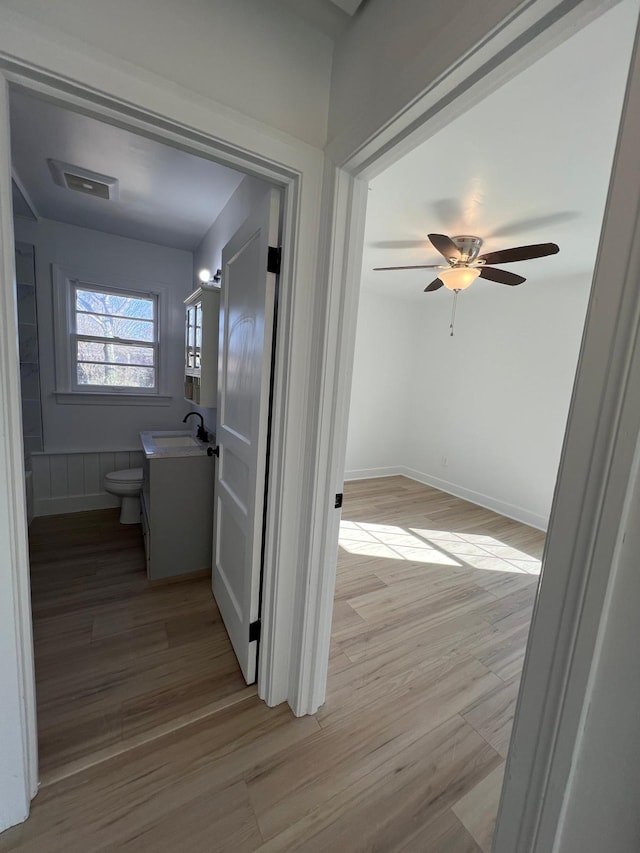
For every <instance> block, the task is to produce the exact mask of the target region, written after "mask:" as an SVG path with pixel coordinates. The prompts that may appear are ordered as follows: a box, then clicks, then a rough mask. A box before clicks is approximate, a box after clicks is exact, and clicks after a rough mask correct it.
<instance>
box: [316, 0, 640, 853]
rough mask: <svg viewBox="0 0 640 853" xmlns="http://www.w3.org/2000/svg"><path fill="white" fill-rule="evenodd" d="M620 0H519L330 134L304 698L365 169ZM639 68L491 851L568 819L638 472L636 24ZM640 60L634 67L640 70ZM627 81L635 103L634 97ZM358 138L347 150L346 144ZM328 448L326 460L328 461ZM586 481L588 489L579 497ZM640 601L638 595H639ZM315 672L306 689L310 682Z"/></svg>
mask: <svg viewBox="0 0 640 853" xmlns="http://www.w3.org/2000/svg"><path fill="white" fill-rule="evenodd" d="M615 5H616V0H612V2H597V0H577V2H568V3H563V2H545V0H542V2H537V0H533V2H530V3H523V4H522V6H521V7H520V9H519V10H517V12H516V13H515V15H514V16H513V17H512V18H511V19H510V20H509V21H506V22H505V27H504V28H503V29H502V30H501V31H500V32H499V33H494V34H492V35H491V36H490V37H489V38H487V40H486V41H484V42H483V43H482V44H479V45H478V49H477V50H476V51H474V52H473V53H472V55H470V56H467V57H465V58H462V59H461V62H460V64H459V65H458V66H456V67H454V68H452V69H450V70H449V72H448V74H447V75H446V76H445V79H444V80H442V79H440V80H438V81H436V82H435V83H434V85H433V87H431V88H429V89H428V90H426V91H425V92H424V93H423V94H422V95H421V97H420V98H418V99H416V101H415V102H412V103H410V104H407V105H406V108H405V109H404V110H402V111H401V113H400V114H399V115H398V116H396V117H394V118H393V119H391V120H390V121H389V122H388V124H386V125H385V126H383V127H381V128H380V129H379V131H378V132H377V133H376V134H374V135H373V136H372V138H371V139H369V140H368V141H367V142H366V143H365V144H363V145H362V146H361V147H359V148H358V149H357V150H355V151H350V149H349V139H348V138H339V139H336V140H334V141H333V142H332V143H331V144H330V145H329V146H328V148H327V153H328V154H329V155H330V156H331V157H332V158H334V160H335V161H336V162H338V163H339V164H340V166H341V168H340V169H336V170H335V172H334V175H333V180H332V181H331V182H330V183H329V185H328V188H326V192H327V196H328V202H327V203H328V205H329V207H330V208H332V210H333V220H332V223H333V230H332V231H331V232H330V233H329V234H325V235H324V253H325V262H326V264H327V267H328V272H329V280H330V286H329V292H330V299H329V301H328V303H327V304H326V306H324V308H325V310H326V326H325V347H324V353H325V360H324V362H323V367H322V371H321V373H322V382H323V383H324V389H325V393H324V396H323V397H322V399H321V401H320V404H319V406H318V411H317V414H316V419H317V423H318V437H317V442H318V448H319V450H318V453H317V455H316V460H317V482H318V484H319V485H318V489H317V491H316V492H315V494H314V497H315V499H316V503H315V506H314V513H313V516H312V517H313V520H314V526H313V528H312V530H311V535H312V537H315V539H316V541H315V547H314V548H313V549H312V550H311V555H312V558H315V561H312V562H311V564H310V566H309V571H310V572H311V573H312V575H313V573H315V578H314V580H313V582H312V584H311V585H310V588H311V589H312V590H315V596H314V597H310V598H309V599H308V600H307V605H308V608H309V609H308V612H307V613H306V615H305V616H304V619H303V623H304V625H305V626H306V628H307V632H308V633H307V635H306V637H305V638H304V639H306V643H305V645H304V646H303V648H302V651H301V653H302V654H303V655H306V656H307V658H306V662H305V663H304V664H303V665H302V666H301V667H300V668H299V672H300V673H302V674H303V676H307V677H308V678H309V679H310V683H309V684H307V685H305V689H304V690H302V691H301V692H302V693H304V694H306V695H307V696H308V697H309V703H310V704H309V709H308V710H309V712H310V713H313V711H314V710H315V709H316V708H317V707H318V706H319V705H320V704H321V703H322V701H323V700H324V689H325V684H326V674H327V670H326V666H327V662H328V651H329V644H330V639H331V608H332V603H333V592H334V589H335V568H336V566H335V558H334V561H333V562H332V554H333V553H334V551H335V550H337V530H338V527H339V519H338V518H337V515H336V514H335V513H334V512H332V507H333V502H332V498H333V496H334V493H338V492H341V491H342V487H343V475H344V460H345V456H346V435H347V429H348V419H349V396H350V393H349V392H350V387H351V377H352V372H353V356H354V349H355V326H356V320H357V304H358V295H357V290H358V288H359V280H360V268H359V266H358V259H360V260H361V257H362V242H363V233H364V212H365V208H366V181H367V180H370V179H372V178H373V177H375V176H376V175H377V174H379V173H380V172H381V171H383V170H384V169H385V168H387V167H388V166H389V165H391V164H392V163H394V162H396V161H397V160H398V159H400V157H402V156H403V155H404V154H406V153H408V152H409V151H411V150H413V148H415V146H416V145H418V144H420V143H421V142H423V141H425V140H426V139H428V138H429V137H430V136H431V135H433V134H434V133H436V132H437V131H438V130H439V129H440V128H442V127H443V126H445V125H446V124H448V123H449V122H450V121H452V120H453V119H454V118H455V117H456V116H457V115H459V114H460V113H461V112H463V111H464V110H466V109H468V107H469V106H471V105H473V104H475V103H478V102H479V101H480V100H482V99H483V98H484V97H486V96H487V95H489V94H490V93H491V92H492V91H494V90H495V89H496V88H497V87H498V86H500V85H501V83H503V82H506V81H507V80H509V79H511V77H513V76H514V75H515V74H516V73H518V71H520V70H523V69H524V68H526V67H528V66H529V65H531V64H532V63H533V62H535V61H536V60H537V59H539V58H541V57H542V56H543V55H544V54H545V53H547V52H549V50H551V49H553V48H554V47H555V46H557V45H559V44H561V43H562V42H563V41H564V40H566V39H567V38H568V37H570V36H571V35H572V34H573V33H575V32H576V31H577V30H578V29H580V28H582V27H584V26H586V25H587V24H588V23H590V22H591V21H592V20H594V19H595V18H597V17H599V15H601V14H602V13H604V12H605V11H607V10H608V9H609V8H612V7H613V6H615ZM634 56H635V60H634V59H632V62H631V69H630V78H632V79H633V80H634V83H635V88H634V89H633V91H632V101H633V103H634V104H635V105H636V106H635V114H634V109H633V108H630V109H625V110H624V111H623V118H622V122H621V125H620V129H619V134H618V143H617V152H616V156H615V160H614V165H613V170H612V177H611V184H610V188H609V195H608V199H607V206H606V211H605V217H604V222H603V228H602V233H601V238H600V245H599V251H598V260H597V264H596V269H595V271H594V277H593V285H592V291H591V296H590V302H589V311H588V317H587V321H586V324H585V329H584V335H583V341H582V346H581V352H580V358H579V363H578V368H577V372H576V380H575V385H574V389H573V394H572V402H571V407H570V411H569V418H568V422H567V428H566V432H565V439H564V444H563V450H562V456H561V461H560V466H559V473H558V479H557V483H556V488H555V493H554V500H553V508H552V512H551V518H550V523H549V528H548V534H547V544H546V547H545V554H544V560H543V570H542V574H541V583H540V587H539V592H538V598H537V602H536V606H535V609H534V614H533V619H532V627H531V631H530V637H529V642H528V646H527V653H526V658H525V663H524V669H523V677H522V683H521V689H520V693H519V698H518V704H517V708H516V714H515V720H514V728H513V735H512V740H511V748H510V750H509V755H508V759H507V766H506V773H505V782H504V786H503V790H502V796H501V801H500V810H499V814H498V820H497V825H496V833H495V839H494V848H493V849H494V853H549V851H550V850H552V849H555V847H554V844H555V841H556V839H557V837H558V832H559V829H560V827H561V826H562V819H563V804H564V802H565V796H566V791H567V788H568V786H569V785H570V783H571V780H572V778H573V777H572V773H573V772H574V759H575V755H576V750H577V748H578V747H579V744H580V735H581V727H582V726H583V724H584V717H583V714H584V711H583V709H585V708H586V707H587V706H588V697H589V690H590V687H591V682H590V674H591V665H592V661H593V658H594V651H595V650H596V649H597V648H598V643H599V636H600V629H601V626H602V625H603V624H605V622H606V619H607V616H608V613H607V605H608V600H609V599H608V596H609V595H610V594H611V587H610V583H612V582H614V581H615V578H616V571H615V569H616V564H617V555H618V544H619V541H620V538H621V537H622V536H623V535H624V531H623V530H622V529H621V527H620V519H621V516H622V509H623V506H624V502H625V499H626V496H627V495H628V494H629V492H630V490H631V489H632V488H633V486H634V477H635V476H636V475H635V473H634V471H635V466H634V464H633V462H634V452H635V448H636V438H637V436H638V432H639V430H640V387H639V386H638V383H637V382H635V384H634V383H633V382H632V381H630V377H634V376H637V375H639V374H640V343H639V341H640V288H639V287H638V281H640V217H639V216H638V210H637V199H638V197H640V169H639V166H638V161H637V155H636V152H637V147H638V144H640V109H638V105H639V104H640V60H639V58H638V32H636V47H635V50H634ZM634 69H635V70H634ZM629 91H630V90H629V86H628V88H627V95H626V98H625V107H626V105H627V104H628V103H629V97H630V96H629ZM346 152H349V153H346ZM327 457H328V458H329V462H327ZM576 495H579V496H580V498H581V499H580V500H576ZM638 608H639V612H640V601H638ZM307 687H308V689H307Z"/></svg>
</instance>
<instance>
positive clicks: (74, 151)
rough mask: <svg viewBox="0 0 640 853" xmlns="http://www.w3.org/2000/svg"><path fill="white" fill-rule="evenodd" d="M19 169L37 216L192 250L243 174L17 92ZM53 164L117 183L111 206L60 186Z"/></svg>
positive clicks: (14, 120) (14, 114)
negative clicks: (68, 165)
mask: <svg viewBox="0 0 640 853" xmlns="http://www.w3.org/2000/svg"><path fill="white" fill-rule="evenodd" d="M10 104H11V148H12V161H13V168H14V172H15V173H16V176H17V178H18V180H19V183H20V185H21V187H22V189H23V190H25V191H26V194H27V196H28V197H29V199H30V201H31V203H32V204H33V206H34V207H35V209H36V212H37V213H38V215H39V216H41V217H44V218H45V219H57V220H58V221H60V222H67V223H70V224H72V225H81V226H84V227H86V228H93V229H95V230H98V231H106V232H108V233H110V234H119V235H121V236H124V237H131V238H132V239H134V240H145V241H147V242H151V243H159V244H161V245H163V246H171V247H173V248H176V249H185V250H187V251H193V250H194V249H195V248H196V247H197V246H198V244H199V243H200V241H201V240H202V237H203V236H204V234H205V233H206V232H207V230H208V229H209V227H210V226H211V224H212V223H213V221H214V220H215V219H216V218H217V216H218V214H219V213H220V211H221V210H222V208H223V207H224V206H225V204H226V203H227V201H228V200H229V198H230V197H231V195H232V194H233V192H234V190H235V189H236V187H237V186H238V184H239V183H240V181H241V180H242V179H243V177H244V175H243V174H241V173H240V172H236V171H234V170H232V169H228V168H226V167H224V166H220V165H218V164H217V163H213V162H212V161H210V160H205V159H203V158H201V157H195V156H194V155H192V154H187V153H185V152H183V151H180V150H178V149H176V148H172V147H170V146H168V145H163V144H162V143H160V142H155V141H153V140H151V139H147V138H146V137H143V136H137V135H135V134H133V133H130V132H129V131H126V130H123V129H121V128H117V127H113V126H112V125H109V124H105V123H103V122H101V121H97V120H96V119H93V118H89V117H88V116H84V115H80V114H79V113H74V112H71V111H70V110H65V109H62V108H61V107H58V106H55V105H53V104H50V103H48V102H46V101H41V100H39V99H37V98H34V97H31V96H29V95H25V94H23V93H20V92H16V91H12V92H11V101H10ZM49 158H52V159H56V160H61V161H63V162H65V163H71V164H73V165H75V166H79V167H82V168H84V169H89V170H91V171H92V172H99V173H101V174H103V175H109V176H112V177H115V178H117V179H118V181H119V197H118V199H117V200H116V199H114V200H111V201H106V200H104V199H101V198H94V197H92V196H89V195H85V194H82V193H79V192H72V191H71V190H68V189H65V188H63V187H60V186H58V185H57V184H55V183H54V181H53V179H52V177H51V172H50V171H49V167H48V165H47V160H48V159H49Z"/></svg>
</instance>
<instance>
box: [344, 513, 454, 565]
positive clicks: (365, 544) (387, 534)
mask: <svg viewBox="0 0 640 853" xmlns="http://www.w3.org/2000/svg"><path fill="white" fill-rule="evenodd" d="M339 544H340V547H341V548H343V549H344V550H345V551H348V552H349V553H350V554H362V555H364V556H367V557H386V558H388V559H390V560H408V561H410V562H412V563H431V564H434V565H438V566H460V563H459V562H458V561H457V560H455V559H454V558H453V557H451V556H449V555H448V554H445V553H444V552H443V551H442V550H441V549H440V548H434V547H433V546H432V545H430V544H429V543H428V542H425V541H424V539H421V538H420V537H419V536H415V535H414V534H412V533H410V532H409V531H408V530H404V529H403V528H402V527H394V526H393V525H389V524H369V523H366V522H357V521H342V522H340V539H339Z"/></svg>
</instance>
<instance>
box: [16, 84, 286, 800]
mask: <svg viewBox="0 0 640 853" xmlns="http://www.w3.org/2000/svg"><path fill="white" fill-rule="evenodd" d="M10 100H11V103H10V107H11V129H12V142H13V176H14V179H13V187H14V198H15V203H14V210H15V213H16V218H15V220H14V232H15V235H16V239H17V241H18V243H17V254H16V270H17V276H16V279H17V295H18V320H19V322H18V332H19V338H20V369H21V378H22V410H23V417H22V424H23V430H24V436H23V440H24V445H25V451H26V452H25V472H26V481H27V483H28V484H29V487H28V488H27V489H26V491H27V494H28V495H29V505H30V510H29V515H30V516H35V518H34V519H33V522H32V524H31V528H30V551H31V596H32V621H33V626H34V642H35V660H36V672H35V676H36V695H37V700H38V735H39V741H38V747H39V748H38V752H39V769H40V784H41V785H47V784H51V783H52V782H53V781H56V780H59V779H60V778H64V777H66V776H68V775H71V774H73V773H75V772H78V770H80V769H83V768H86V767H87V766H90V765H91V764H93V763H97V762H101V761H104V760H107V759H109V758H111V757H113V756H114V755H117V754H121V753H123V752H126V751H127V750H129V749H131V748H134V747H135V746H136V745H140V744H141V743H143V742H145V740H153V739H156V738H158V737H161V736H164V735H165V734H166V733H167V732H168V731H171V730H172V728H175V727H179V726H183V725H189V724H191V723H193V722H194V721H196V720H202V719H204V718H206V717H208V716H212V715H214V714H216V713H217V712H218V711H220V710H221V709H225V708H228V707H229V706H231V705H233V704H234V703H236V702H239V701H242V700H244V699H246V698H247V696H250V695H255V693H256V692H257V688H256V686H255V682H256V677H257V669H256V658H257V646H258V642H259V638H257V637H253V638H251V640H250V639H249V622H256V621H259V617H260V614H259V599H260V595H261V589H260V579H261V562H260V561H261V557H262V537H263V520H264V515H265V501H266V497H265V491H266V457H267V454H268V443H267V432H268V428H269V417H270V403H271V396H270V389H271V382H272V376H271V368H272V363H273V360H274V359H275V351H276V340H275V337H274V331H273V330H274V329H275V316H274V310H275V292H276V281H277V272H278V271H277V270H275V269H270V270H267V259H268V256H269V247H270V245H271V243H273V244H274V246H275V247H277V248H278V249H279V248H280V246H281V243H280V232H281V223H280V216H279V201H280V190H279V189H275V188H272V187H271V186H270V184H268V183H267V182H265V181H261V180H259V179H257V178H255V177H251V176H247V175H244V174H243V173H240V172H238V171H237V170H232V169H230V168H227V167H224V166H222V165H219V164H217V163H213V162H212V161H210V160H208V159H204V158H202V157H196V156H194V155H192V154H190V153H188V152H184V151H180V150H177V149H175V148H173V147H170V146H167V145H164V144H161V143H159V142H157V141H155V140H150V139H148V138H147V137H144V136H141V135H139V134H135V133H132V132H130V131H127V130H126V129H123V128H120V127H115V126H113V125H110V124H106V123H105V122H103V121H99V120H97V119H95V118H93V117H89V116H86V115H82V114H80V113H78V112H75V111H72V110H69V109H64V108H62V107H61V106H59V105H55V104H52V103H49V102H47V101H44V100H42V99H39V98H35V97H33V96H31V95H29V94H26V93H24V92H17V91H16V90H12V91H11V95H10ZM265 198H266V199H267V200H268V203H267V207H268V212H269V217H270V219H269V224H270V226H271V227H270V230H269V229H267V231H265V233H264V235H263V237H262V239H261V240H260V241H258V240H256V234H258V235H260V234H261V233H262V232H261V229H263V223H262V219H261V217H262V212H263V208H264V207H265V203H263V199H265ZM243 229H244V230H243ZM247 229H249V231H250V236H251V238H252V239H251V240H250V241H249V243H248V248H247V247H246V246H245V245H244V243H242V235H243V234H244V233H245V232H246V231H247ZM263 230H264V229H263ZM239 241H240V243H239ZM245 243H246V240H245ZM241 244H242V245H241ZM243 249H244V254H243V253H242V250H243ZM247 256H248V257H247ZM239 258H243V262H242V276H241V278H239V277H238V276H237V275H236V274H235V270H236V268H237V266H238V264H239V260H238V259H239ZM205 268H206V269H208V270H209V272H208V273H207V274H206V275H204V273H203V270H204V269H205ZM263 268H264V269H263ZM216 270H220V272H219V273H218V274H217V275H216V274H215V271H216ZM232 271H233V276H232V275H231V273H232ZM205 278H206V281H203V279H205ZM232 278H233V281H231V279H232ZM216 279H217V280H218V281H220V285H218V283H217V281H216ZM239 285H240V286H239ZM267 301H268V308H269V313H268V316H266V312H265V307H264V303H265V302H267ZM220 302H221V304H220ZM185 303H186V305H187V306H188V307H186V308H185ZM193 305H195V306H196V307H195V309H194V308H193V307H192V306H193ZM250 308H251V309H252V313H251V312H250V310H249V309H250ZM237 315H241V316H242V317H244V320H245V324H244V326H243V327H242V334H241V335H240V341H239V342H238V337H239V333H238V332H237V330H236V327H235V326H234V323H235V317H236V316H237ZM219 317H220V320H221V323H222V331H221V333H220V342H221V347H220V358H218V327H219ZM230 318H231V321H230ZM255 329H257V330H258V331H259V332H260V333H261V335H262V337H260V338H259V339H258V337H257V335H256V334H255ZM185 338H186V346H185ZM238 347H240V349H238ZM272 350H273V359H272ZM256 365H257V368H258V373H259V374H260V375H259V376H258V379H257V380H256ZM218 368H219V371H218ZM238 370H240V371H241V376H240V377H239V378H238V375H237V374H238ZM234 371H235V373H234ZM218 372H219V374H220V377H221V381H220V382H218ZM263 374H264V375H263ZM239 394H241V395H242V399H241V400H239V399H238V396H239ZM185 412H186V415H185ZM246 413H248V414H249V415H251V421H250V423H247V417H246ZM256 413H257V415H259V416H257V417H255V418H254V415H256ZM192 414H195V416H196V418H197V419H199V422H200V427H199V429H198V431H197V433H196V434H194V435H191V432H192V428H191V424H192V423H193V420H192V421H191V422H190V423H188V424H186V426H183V424H185V423H186V422H187V419H188V418H189V417H190V416H191V415H192ZM229 422H231V423H232V425H233V430H231V432H232V433H233V436H235V437H236V438H237V439H239V440H240V441H241V443H242V447H243V448H244V449H245V450H247V452H246V453H245V454H244V457H243V459H242V460H241V461H242V463H243V466H244V469H246V470H248V471H249V473H250V475H251V476H250V477H249V478H244V479H243V477H242V476H240V477H238V464H237V460H236V461H235V465H234V458H233V457H234V454H233V453H232V452H231V451H230V439H229V437H228V435H227V432H228V431H229V426H228V425H229ZM181 427H182V429H180V428H181ZM161 442H164V444H161ZM181 442H182V443H183V444H184V446H185V447H186V448H187V451H184V447H182V445H181V444H180V443H181ZM189 454H192V455H189ZM214 454H217V458H215V459H214ZM230 457H231V458H230ZM244 469H243V470H244ZM241 473H242V472H241ZM234 475H235V477H234ZM134 481H135V484H136V485H137V491H131V494H132V495H133V497H132V498H131V499H129V498H128V497H127V498H120V497H119V493H120V491H122V489H121V484H123V483H124V484H125V485H126V486H127V489H128V490H130V488H133V486H132V485H131V484H134ZM245 481H246V488H245V491H244V492H242V491H241V489H240V486H241V484H242V483H243V482H245ZM214 482H217V485H216V487H215V490H214ZM114 483H116V486H114V485H113V484H114ZM127 484H129V485H127ZM223 490H227V491H228V492H229V495H230V499H229V502H225V510H226V512H225V518H224V521H222V518H221V517H222V512H221V510H220V507H219V506H216V511H214V491H215V493H216V495H217V499H218V501H217V503H218V504H220V503H221V500H220V495H221V493H222V491H223ZM128 493H129V492H127V494H128ZM125 499H126V500H131V501H134V502H135V503H136V508H135V511H133V509H132V511H131V512H129V511H128V512H127V514H126V517H125V512H124V508H123V511H122V517H121V519H120V520H121V522H122V523H119V521H118V517H119V502H120V500H123V501H124V500H125ZM138 501H139V502H138ZM229 503H230V504H231V509H232V510H234V509H235V515H233V513H232V515H233V518H231V519H228V518H227V514H228V509H226V508H227V507H228V506H229ZM239 506H243V507H244V508H245V512H244V518H245V527H246V528H247V536H246V538H245V540H244V541H242V542H238V541H235V542H231V543H229V542H228V539H229V537H230V536H231V533H230V531H231V530H236V529H237V523H236V522H237V515H238V507H239ZM214 522H217V523H214ZM141 531H142V533H143V534H144V546H145V547H144V551H143V549H142V547H141V546H142V542H143V537H142V533H141ZM245 585H248V586H249V587H250V588H251V592H252V596H251V600H250V601H248V602H247V611H248V612H247V620H246V621H247V624H246V626H245V625H244V624H239V625H238V624H236V621H235V613H234V611H233V610H231V611H228V609H227V608H226V604H227V600H228V598H229V597H230V598H231V599H232V600H233V602H238V603H240V604H242V605H243V606H244V603H245V598H247V596H246V595H245V593H244V586H245ZM212 586H213V589H214V592H215V596H216V599H212V597H211V591H212ZM227 593H228V594H227ZM216 600H217V603H216ZM220 611H222V614H221V612H220ZM225 627H226V630H225ZM245 627H246V631H244V632H243V630H242V629H243V628H245ZM228 634H229V635H231V637H232V640H231V641H230V640H229V636H227V635H228ZM234 652H235V654H234ZM249 652H251V653H252V655H253V658H252V664H251V666H250V667H247V666H246V660H245V659H246V658H247V655H248V654H249ZM236 658H237V659H236ZM238 660H240V661H242V664H243V665H242V672H241V671H240V669H239V668H238ZM247 684H249V685H253V686H252V687H250V688H247Z"/></svg>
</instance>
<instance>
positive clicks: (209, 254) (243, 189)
mask: <svg viewBox="0 0 640 853" xmlns="http://www.w3.org/2000/svg"><path fill="white" fill-rule="evenodd" d="M269 187H270V185H269V184H268V183H266V182H265V181H261V180H259V179H258V178H252V177H250V176H248V175H247V176H246V177H245V178H244V179H243V181H242V183H241V184H240V186H239V187H238V189H237V190H236V191H235V192H234V194H233V195H232V196H231V198H230V199H229V201H228V202H227V203H226V205H225V206H224V208H223V209H222V211H221V212H220V214H219V215H218V217H217V219H216V221H215V222H214V223H213V225H212V226H211V228H210V229H209V230H208V231H207V233H206V234H205V235H204V237H203V238H202V241H201V243H200V245H199V246H198V248H197V249H196V250H195V252H194V254H193V269H194V273H195V276H194V288H195V287H196V286H197V282H196V281H195V278H196V277H197V274H198V271H199V270H201V269H203V268H205V269H208V270H211V273H212V274H214V275H215V272H216V270H218V269H220V268H221V266H222V250H223V249H224V247H225V246H226V244H227V243H228V242H229V240H230V239H231V237H233V235H234V234H235V232H236V231H237V230H238V228H239V227H240V226H241V225H242V223H243V222H244V220H245V219H246V218H247V217H248V216H249V214H250V213H251V210H252V209H253V207H254V206H255V205H256V204H257V203H258V202H259V201H260V199H261V198H263V197H264V195H265V193H266V192H268V190H269ZM186 405H188V406H189V407H190V408H191V409H192V410H193V411H196V412H200V414H201V415H202V416H203V418H204V422H205V425H206V427H207V429H208V430H209V431H210V432H214V431H215V429H216V424H217V419H216V410H215V409H208V408H205V407H203V406H196V405H195V403H186ZM196 420H197V419H196V418H191V423H192V425H193V427H194V429H195V428H196V426H197V423H196Z"/></svg>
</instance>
